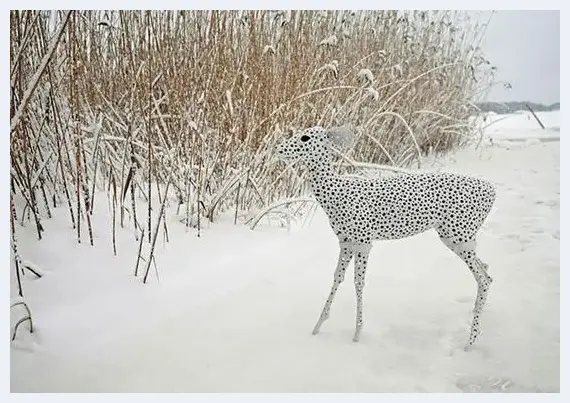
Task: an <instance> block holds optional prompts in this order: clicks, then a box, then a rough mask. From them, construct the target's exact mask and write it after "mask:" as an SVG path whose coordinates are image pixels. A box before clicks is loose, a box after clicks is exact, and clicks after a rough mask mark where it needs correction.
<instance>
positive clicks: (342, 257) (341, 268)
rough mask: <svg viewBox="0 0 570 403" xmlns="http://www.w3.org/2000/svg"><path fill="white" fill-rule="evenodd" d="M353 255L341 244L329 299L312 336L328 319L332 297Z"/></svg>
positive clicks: (342, 279)
mask: <svg viewBox="0 0 570 403" xmlns="http://www.w3.org/2000/svg"><path fill="white" fill-rule="evenodd" d="M353 255H354V252H353V251H352V250H351V249H350V248H349V247H348V246H345V245H342V244H341V246H340V252H339V255H338V262H337V265H336V270H335V272H334V279H333V284H332V288H331V292H330V293H329V297H328V298H327V301H326V302H325V306H324V307H323V310H322V312H321V315H320V317H319V320H318V321H317V324H316V325H315V327H314V329H313V334H317V333H319V330H320V329H321V325H322V324H323V322H324V321H325V320H327V319H328V318H329V315H330V309H331V305H332V302H333V299H334V296H335V294H336V291H337V290H338V287H339V286H340V284H341V283H342V282H343V281H344V275H345V273H346V268H347V267H348V264H349V263H350V260H351V259H352V256H353Z"/></svg>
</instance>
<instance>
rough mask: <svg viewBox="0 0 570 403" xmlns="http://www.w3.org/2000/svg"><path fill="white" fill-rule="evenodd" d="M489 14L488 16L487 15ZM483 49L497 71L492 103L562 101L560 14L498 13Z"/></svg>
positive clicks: (548, 102) (544, 12)
mask: <svg viewBox="0 0 570 403" xmlns="http://www.w3.org/2000/svg"><path fill="white" fill-rule="evenodd" d="M488 15H489V14H487V16H488ZM482 48H483V50H484V52H485V54H486V55H487V58H488V59H489V60H490V61H491V63H492V64H494V65H496V66H497V68H498V74H497V76H496V77H497V80H500V81H508V82H510V83H511V84H512V86H513V88H512V89H511V90H505V89H504V88H503V86H502V85H498V86H496V87H495V88H494V89H493V90H492V91H491V93H490V95H489V100H491V101H530V102H540V103H545V104H550V103H554V102H559V101H560V12H559V11H496V12H495V14H494V15H493V16H492V18H491V22H490V24H489V27H488V28H487V32H486V35H485V39H484V42H483V44H482Z"/></svg>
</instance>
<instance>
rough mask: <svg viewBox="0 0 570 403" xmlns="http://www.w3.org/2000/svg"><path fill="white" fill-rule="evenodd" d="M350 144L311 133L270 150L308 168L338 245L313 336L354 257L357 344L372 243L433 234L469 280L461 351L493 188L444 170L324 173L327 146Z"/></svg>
mask: <svg viewBox="0 0 570 403" xmlns="http://www.w3.org/2000/svg"><path fill="white" fill-rule="evenodd" d="M350 143H351V141H350V139H347V138H346V137H342V136H339V135H338V132H333V131H327V130H325V129H323V128H322V127H313V128H309V129H306V130H303V131H302V132H301V133H298V134H296V135H294V136H293V137H292V138H290V139H288V140H287V141H285V142H283V143H282V144H280V145H279V147H278V149H277V153H278V155H279V156H280V157H281V158H283V159H286V160H291V159H297V158H298V159H300V160H301V161H302V162H303V163H304V164H305V165H306V167H307V168H308V170H309V172H310V184H311V188H312V191H313V193H314V195H315V198H316V199H317V201H318V202H319V204H320V205H321V207H322V208H323V210H324V211H325V213H326V214H327V216H328V218H329V221H330V225H331V228H332V230H333V231H334V233H335V234H336V236H337V237H338V239H339V242H340V247H341V251H340V255H339V261H338V265H337V269H336V271H335V276H334V281H333V287H332V289H331V292H330V294H329V298H328V299H327V301H326V303H325V306H324V308H323V311H322V313H321V316H320V318H319V321H318V322H317V325H316V326H315V329H314V330H313V333H314V334H316V333H318V332H319V328H320V326H321V324H322V322H323V321H324V320H326V319H327V318H328V317H329V314H330V306H331V304H332V301H333V299H334V296H335V293H336V290H337V289H338V287H339V285H340V283H341V282H342V281H343V280H344V276H345V271H346V268H347V266H348V263H349V262H350V260H351V259H352V258H353V257H354V258H355V277H354V284H355V288H356V295H357V312H356V331H355V335H354V339H353V340H354V341H357V340H358V339H359V335H360V331H361V328H362V323H363V319H362V292H363V288H364V278H365V273H366V266H367V260H368V254H369V251H370V247H371V243H372V241H374V240H391V239H400V238H406V237H410V236H413V235H416V234H420V233H422V232H425V231H428V230H431V229H433V230H435V231H437V233H438V234H439V236H440V238H441V240H442V241H443V243H444V244H445V245H447V246H448V247H449V248H450V249H451V250H452V251H453V252H454V253H456V254H457V255H458V256H459V257H460V258H461V259H462V260H463V261H464V262H465V263H466V264H467V266H468V267H469V269H470V271H471V272H472V274H473V276H474V277H475V279H476V280H477V284H478V290H477V297H476V300H475V308H474V316H473V323H472V326H471V334H470V337H469V342H468V344H467V346H470V345H472V344H473V343H474V342H475V339H476V337H477V335H478V334H479V331H480V317H481V312H482V310H483V306H484V305H485V301H486V298H487V292H488V289H489V286H490V284H491V282H492V279H491V277H490V276H489V275H488V274H487V268H488V267H487V265H486V264H485V263H483V262H482V261H481V260H479V258H478V257H477V256H476V254H475V247H476V235H477V233H478V231H479V229H480V228H481V225H482V224H483V222H484V221H485V219H486V218H487V216H488V215H489V213H490V211H491V208H492V206H493V204H494V201H495V197H496V193H495V189H494V186H493V185H492V184H491V183H490V182H488V181H486V180H483V179H479V178H475V177H470V176H464V175H459V174H456V173H451V172H425V173H414V174H402V175H396V176H390V177H386V178H380V179H370V178H360V177H357V176H343V175H338V174H336V173H335V172H334V170H333V168H332V164H331V161H332V154H331V149H330V148H331V146H334V147H339V148H341V149H342V148H343V147H346V145H347V144H350Z"/></svg>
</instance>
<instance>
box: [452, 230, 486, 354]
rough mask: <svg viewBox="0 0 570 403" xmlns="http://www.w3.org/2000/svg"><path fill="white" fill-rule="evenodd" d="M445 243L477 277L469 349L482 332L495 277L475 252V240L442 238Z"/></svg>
mask: <svg viewBox="0 0 570 403" xmlns="http://www.w3.org/2000/svg"><path fill="white" fill-rule="evenodd" d="M442 241H443V243H445V244H446V245H447V246H448V247H449V248H450V249H451V250H452V251H453V252H455V254H456V255H457V256H459V257H460V258H461V259H462V260H463V261H464V262H465V264H467V267H469V270H470V271H471V273H472V274H473V277H475V280H476V281H477V296H476V297H475V305H474V308H473V321H472V323H471V331H470V334H469V341H468V342H467V344H466V345H465V350H468V349H469V348H470V347H471V346H472V345H473V344H474V343H475V340H476V339H477V336H478V335H479V333H480V332H481V315H482V313H483V308H484V306H485V303H486V301H487V295H488V293H489V287H490V285H491V283H492V282H493V279H492V278H491V276H489V274H487V270H488V268H489V266H488V265H487V264H486V263H483V262H482V261H481V259H479V258H478V257H477V255H476V253H475V244H476V243H475V240H472V241H470V242H462V243H452V242H450V241H449V240H446V239H444V238H442Z"/></svg>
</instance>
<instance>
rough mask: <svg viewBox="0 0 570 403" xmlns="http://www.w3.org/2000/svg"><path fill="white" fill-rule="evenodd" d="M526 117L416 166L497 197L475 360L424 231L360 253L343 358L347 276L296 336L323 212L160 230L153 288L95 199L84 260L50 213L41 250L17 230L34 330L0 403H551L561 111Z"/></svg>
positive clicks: (309, 309)
mask: <svg viewBox="0 0 570 403" xmlns="http://www.w3.org/2000/svg"><path fill="white" fill-rule="evenodd" d="M539 116H540V117H541V118H543V119H544V122H545V124H546V125H547V126H548V127H549V129H548V130H545V131H543V130H541V129H540V128H538V124H537V123H536V121H534V119H533V118H532V117H531V119H527V115H526V114H525V113H524V112H522V113H520V114H517V115H512V116H509V117H508V118H507V119H503V120H501V121H497V122H496V123H495V124H493V125H491V126H489V127H488V128H487V130H486V132H485V138H484V139H483V141H482V143H481V146H480V148H479V149H478V150H475V149H474V148H469V149H465V150H460V151H458V152H457V153H455V154H454V155H451V156H449V157H447V158H445V159H440V160H437V161H432V160H426V163H425V165H424V166H425V167H426V169H445V170H454V171H457V172H462V173H467V174H472V175H477V176H482V177H485V178H488V179H490V180H491V181H493V182H494V183H495V184H496V186H497V190H498V195H497V202H496V204H495V207H494V209H493V211H492V213H491V215H490V217H489V219H488V221H487V222H486V223H485V225H484V227H483V229H482V232H481V234H480V237H479V253H480V256H481V259H482V260H484V261H486V262H487V263H488V264H489V270H490V271H489V272H490V274H491V276H492V277H493V278H494V283H493V285H492V287H491V289H490V294H489V299H488V302H487V306H486V309H485V312H484V315H483V332H482V334H481V335H480V336H479V339H478V342H477V344H476V347H475V348H474V349H473V350H472V351H469V352H465V351H463V346H464V344H465V342H466V340H467V337H468V332H469V324H470V321H471V310H472V307H473V301H474V298H475V292H476V283H475V281H474V279H473V277H472V275H471V274H470V272H469V271H468V269H467V267H466V266H465V265H464V264H463V263H462V262H461V260H460V259H459V258H457V257H456V256H455V255H454V254H453V253H452V252H450V251H449V250H448V249H447V248H446V247H445V246H443V245H442V244H441V242H440V241H439V240H438V238H437V235H436V234H435V233H433V232H428V233H424V234H422V235H418V236H415V237H413V238H408V239H404V240H398V241H390V242H376V243H375V244H374V247H373V249H372V252H371V255H370V261H369V265H368V271H367V283H366V287H365V288H364V328H363V332H362V335H361V340H360V342H358V343H353V342H352V340H351V339H352V334H353V330H354V321H355V293H354V285H353V282H352V265H351V266H350V267H349V271H348V273H347V277H346V280H345V282H344V283H343V284H342V286H341V288H340V289H339V292H338V293H337V297H336V299H335V303H334V304H333V307H332V310H331V318H330V319H329V320H328V321H327V322H325V323H324V325H323V327H322V329H321V333H320V334H319V335H317V336H312V335H311V330H312V328H313V326H314V324H315V322H316V320H317V318H318V315H319V313H320V310H321V308H322V304H323V303H324V301H325V299H326V296H327V295H328V292H329V289H330V285H331V281H332V277H333V271H334V268H335V265H336V259H337V247H338V246H337V241H336V238H335V237H334V235H333V233H332V231H331V230H330V228H329V227H328V223H327V221H326V218H325V217H324V215H323V213H322V211H321V210H317V212H316V214H315V215H314V217H313V219H312V221H310V222H307V223H305V225H302V224H303V223H299V224H298V225H294V226H293V227H292V228H291V230H290V231H288V230H286V229H284V228H278V227H276V226H268V225H260V226H259V227H258V228H256V229H255V230H254V231H252V230H250V229H249V228H248V227H246V226H234V225H233V224H232V221H233V217H231V214H230V215H228V216H227V217H226V218H223V217H222V219H220V220H219V222H216V223H214V224H211V225H209V227H207V228H206V229H205V230H204V231H203V233H202V237H201V238H197V237H196V235H195V232H194V231H190V232H188V233H186V232H185V228H184V226H183V225H181V224H179V223H177V222H176V220H175V219H174V218H173V217H171V218H169V220H170V221H169V223H170V226H169V231H170V243H169V244H167V245H166V246H165V245H164V244H163V242H162V240H159V243H158V247H159V251H158V256H157V263H158V269H159V281H157V278H156V274H155V272H154V271H153V272H151V276H150V282H149V284H146V285H145V284H142V281H141V279H140V278H135V277H134V276H133V271H134V264H135V256H136V254H137V248H138V245H137V243H136V242H135V241H134V235H133V234H132V233H131V232H129V231H127V230H123V231H122V232H119V233H118V242H117V247H118V252H119V255H118V256H117V257H113V253H112V248H111V236H110V231H109V228H110V227H109V222H108V221H107V219H108V220H110V215H109V214H107V213H106V210H107V201H106V198H105V196H104V195H98V196H99V197H100V200H99V201H98V202H97V203H96V207H97V208H98V209H99V212H95V213H94V217H97V219H96V221H95V222H94V231H95V243H96V247H90V246H89V245H88V244H82V245H78V244H77V242H76V240H75V234H74V232H73V231H72V230H71V229H70V225H69V220H68V212H67V211H66V209H65V207H64V206H62V207H59V208H58V209H56V211H55V217H54V218H53V219H51V220H48V219H45V220H44V225H45V227H46V232H45V234H46V237H45V239H44V240H42V241H40V242H38V241H37V240H36V238H37V236H36V233H35V229H34V228H33V226H32V225H27V227H25V228H18V230H19V232H18V235H19V247H20V250H21V252H22V255H23V257H24V259H26V260H29V261H31V262H33V263H34V264H35V265H36V266H38V267H39V268H41V270H42V271H43V273H44V276H43V277H42V278H41V279H38V280H35V279H34V278H33V276H32V275H31V274H29V273H28V274H26V276H25V277H24V292H25V296H26V301H27V302H28V304H29V305H30V308H31V310H32V314H33V318H34V321H35V325H36V326H37V330H36V332H34V334H33V335H30V333H29V332H28V331H27V329H28V328H27V325H23V327H22V328H21V329H20V331H19V332H18V337H17V339H16V341H15V342H13V343H12V347H11V357H10V358H11V379H10V383H11V390H12V392H32V391H33V392H123V391H125V392H150V391H152V392H558V391H559V390H560V379H559V375H560V362H559V353H560V337H559V330H560V324H559V315H560V272H559V270H560V265H559V251H560V244H559V238H560V227H559V200H560V193H559V186H560V182H559V167H560V146H559V141H552V137H557V136H558V135H559V125H560V123H559V112H551V113H540V114H539ZM500 118H501V116H495V117H493V119H500ZM521 138H523V139H524V140H525V141H520V139H521ZM491 139H492V140H493V141H492V142H491ZM546 140H550V141H546ZM105 217H107V218H105ZM10 270H11V271H13V268H11V269H10ZM14 290H15V288H14V285H13V284H12V296H15V295H16V293H15V292H14ZM19 313H20V311H17V310H13V311H12V315H11V321H12V323H14V322H15V321H16V320H17V319H18V317H19V316H18V314H19Z"/></svg>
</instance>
